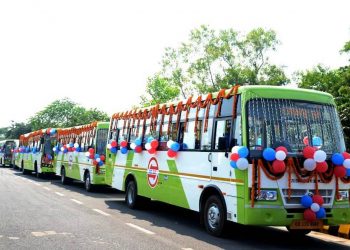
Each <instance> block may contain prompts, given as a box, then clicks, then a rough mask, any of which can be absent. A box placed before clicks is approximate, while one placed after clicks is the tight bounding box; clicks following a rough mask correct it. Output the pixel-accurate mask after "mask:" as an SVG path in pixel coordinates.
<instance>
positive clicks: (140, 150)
mask: <svg viewBox="0 0 350 250" xmlns="http://www.w3.org/2000/svg"><path fill="white" fill-rule="evenodd" d="M134 150H135V152H136V153H141V152H142V147H141V146H136V147H135V149H134Z"/></svg>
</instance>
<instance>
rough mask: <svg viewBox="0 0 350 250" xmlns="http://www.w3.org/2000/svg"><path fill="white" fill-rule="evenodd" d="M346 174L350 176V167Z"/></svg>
mask: <svg viewBox="0 0 350 250" xmlns="http://www.w3.org/2000/svg"><path fill="white" fill-rule="evenodd" d="M346 176H350V168H347V169H346Z"/></svg>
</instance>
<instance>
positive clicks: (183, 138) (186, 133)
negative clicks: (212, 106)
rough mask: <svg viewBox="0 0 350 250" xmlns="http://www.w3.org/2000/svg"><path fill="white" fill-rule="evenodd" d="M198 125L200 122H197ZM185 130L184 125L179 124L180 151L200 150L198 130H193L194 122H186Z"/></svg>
mask: <svg viewBox="0 0 350 250" xmlns="http://www.w3.org/2000/svg"><path fill="white" fill-rule="evenodd" d="M198 122H199V123H200V124H201V122H200V121H198ZM186 126H187V127H186V129H185V123H184V122H182V123H180V140H179V141H180V143H181V144H182V149H183V150H187V149H200V136H201V131H200V129H198V128H197V129H196V132H195V130H194V126H195V121H189V122H187V125H186Z"/></svg>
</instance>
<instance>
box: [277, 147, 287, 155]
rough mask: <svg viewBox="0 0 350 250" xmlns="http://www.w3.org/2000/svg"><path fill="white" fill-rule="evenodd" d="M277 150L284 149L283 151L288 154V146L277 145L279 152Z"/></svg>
mask: <svg viewBox="0 0 350 250" xmlns="http://www.w3.org/2000/svg"><path fill="white" fill-rule="evenodd" d="M277 151H283V152H285V153H286V154H288V150H287V148H286V147H283V146H279V147H277V148H276V152H277Z"/></svg>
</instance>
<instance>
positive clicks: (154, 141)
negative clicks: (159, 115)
mask: <svg viewBox="0 0 350 250" xmlns="http://www.w3.org/2000/svg"><path fill="white" fill-rule="evenodd" d="M158 146H159V142H158V140H156V139H154V140H152V141H151V147H152V148H155V149H156V148H158Z"/></svg>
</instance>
